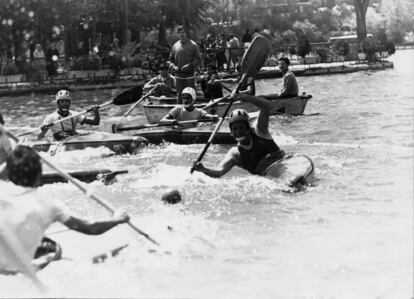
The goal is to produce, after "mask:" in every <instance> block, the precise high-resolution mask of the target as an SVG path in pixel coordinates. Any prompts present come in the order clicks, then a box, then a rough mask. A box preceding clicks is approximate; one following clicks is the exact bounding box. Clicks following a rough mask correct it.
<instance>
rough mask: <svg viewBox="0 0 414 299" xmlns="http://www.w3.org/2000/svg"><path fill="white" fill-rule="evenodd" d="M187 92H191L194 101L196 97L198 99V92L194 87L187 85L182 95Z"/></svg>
mask: <svg viewBox="0 0 414 299" xmlns="http://www.w3.org/2000/svg"><path fill="white" fill-rule="evenodd" d="M185 93H186V94H189V95H190V96H191V98H192V99H193V102H194V101H195V99H196V92H195V90H194V88H192V87H186V88H184V89H183V91H182V92H181V96H182V95H183V94H185Z"/></svg>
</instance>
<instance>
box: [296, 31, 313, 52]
mask: <svg viewBox="0 0 414 299" xmlns="http://www.w3.org/2000/svg"><path fill="white" fill-rule="evenodd" d="M310 51H311V45H310V43H309V40H308V38H307V37H306V36H304V35H303V36H301V37H299V40H298V55H299V56H301V57H305V56H306V54H309V53H310Z"/></svg>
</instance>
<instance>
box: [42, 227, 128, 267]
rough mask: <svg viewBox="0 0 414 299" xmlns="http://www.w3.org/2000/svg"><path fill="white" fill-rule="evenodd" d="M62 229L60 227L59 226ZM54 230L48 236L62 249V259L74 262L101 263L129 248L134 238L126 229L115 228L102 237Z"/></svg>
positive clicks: (64, 229) (47, 233)
mask: <svg viewBox="0 0 414 299" xmlns="http://www.w3.org/2000/svg"><path fill="white" fill-rule="evenodd" d="M59 227H60V225H59ZM62 228H63V230H60V229H58V230H57V231H56V230H55V232H54V231H53V229H51V230H49V231H48V232H46V236H47V237H48V238H51V239H52V240H54V241H55V242H56V243H57V244H59V245H60V247H61V248H62V259H64V260H73V261H90V262H92V263H100V262H103V261H105V260H106V259H107V258H109V257H112V256H116V255H117V254H119V253H120V251H122V250H123V249H125V248H126V247H128V245H129V242H130V241H131V240H133V237H134V236H131V234H130V233H129V232H128V228H126V227H122V226H121V227H115V228H113V229H111V230H109V231H107V232H106V233H104V234H101V235H86V234H82V233H79V232H76V231H73V230H66V228H65V227H64V226H62Z"/></svg>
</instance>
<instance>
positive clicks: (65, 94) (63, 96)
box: [55, 89, 72, 103]
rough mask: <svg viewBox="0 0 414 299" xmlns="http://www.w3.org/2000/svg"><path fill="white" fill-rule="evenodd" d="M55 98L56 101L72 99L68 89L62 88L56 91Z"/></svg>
mask: <svg viewBox="0 0 414 299" xmlns="http://www.w3.org/2000/svg"><path fill="white" fill-rule="evenodd" d="M55 100H56V103H57V102H58V101H59V100H70V101H72V99H71V97H70V93H69V91H67V90H65V89H62V90H59V91H58V93H57V94H56V96H55Z"/></svg>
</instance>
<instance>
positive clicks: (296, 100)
mask: <svg viewBox="0 0 414 299" xmlns="http://www.w3.org/2000/svg"><path fill="white" fill-rule="evenodd" d="M261 97H264V98H266V99H268V100H269V103H270V115H278V114H291V115H301V114H303V113H304V111H305V108H306V104H307V102H308V100H309V99H311V98H312V95H302V96H297V97H292V98H278V97H275V96H272V95H262V96H261ZM195 106H196V107H197V108H203V107H204V106H205V104H197V105H195ZM227 106H228V103H227V102H226V101H223V102H219V103H217V104H216V105H213V106H211V107H209V108H208V109H206V111H207V112H208V113H210V114H217V115H218V116H222V115H223V114H224V112H225V111H226V109H227ZM143 107H144V112H145V115H146V117H147V119H148V123H150V124H155V123H159V122H160V120H161V119H162V118H163V117H164V116H165V115H167V114H168V112H170V110H171V109H172V108H174V107H175V105H174V104H154V103H148V104H145V105H143ZM234 109H244V110H246V111H247V112H256V111H258V107H257V106H255V105H253V104H251V103H247V102H240V101H236V102H234V103H233V105H232V110H234Z"/></svg>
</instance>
